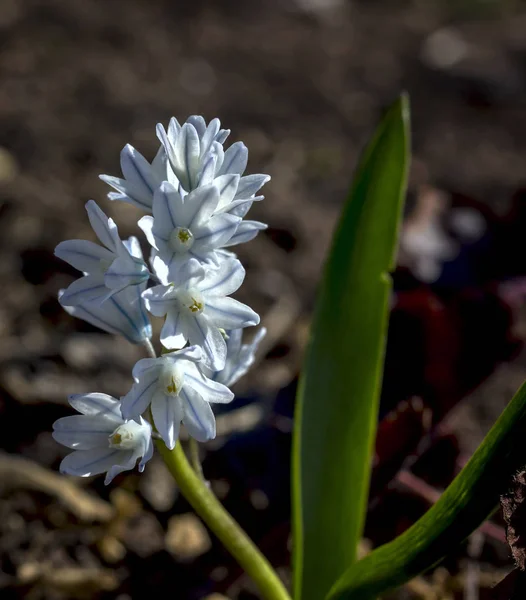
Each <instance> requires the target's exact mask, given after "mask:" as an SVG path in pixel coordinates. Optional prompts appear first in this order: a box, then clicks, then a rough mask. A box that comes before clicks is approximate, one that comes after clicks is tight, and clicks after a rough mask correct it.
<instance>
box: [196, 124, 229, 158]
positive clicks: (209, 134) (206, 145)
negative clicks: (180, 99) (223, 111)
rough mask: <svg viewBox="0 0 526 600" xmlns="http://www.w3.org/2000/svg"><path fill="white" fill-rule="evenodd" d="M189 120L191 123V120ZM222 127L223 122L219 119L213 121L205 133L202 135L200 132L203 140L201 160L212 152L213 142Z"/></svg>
mask: <svg viewBox="0 0 526 600" xmlns="http://www.w3.org/2000/svg"><path fill="white" fill-rule="evenodd" d="M190 118H192V117H190ZM188 120H189V121H190V119H188ZM203 121H204V119H203ZM194 126H195V125H194ZM220 127H221V121H220V120H219V119H212V120H211V121H210V123H209V124H208V127H207V128H206V129H205V131H203V133H200V132H199V130H198V133H199V137H200V138H201V158H202V157H203V156H204V155H205V154H206V153H207V152H208V151H209V150H210V147H211V145H212V142H214V141H215V139H216V137H217V134H218V133H219V128H220ZM196 129H197V127H196Z"/></svg>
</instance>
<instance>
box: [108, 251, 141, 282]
mask: <svg viewBox="0 0 526 600" xmlns="http://www.w3.org/2000/svg"><path fill="white" fill-rule="evenodd" d="M149 278H150V273H149V272H148V268H147V267H146V265H145V264H144V263H143V262H142V261H137V260H136V259H134V258H133V257H131V256H130V255H129V254H128V256H119V258H116V259H115V260H114V261H113V262H112V263H111V266H110V268H109V269H108V270H107V271H106V274H105V275H104V283H105V285H106V287H108V288H109V289H111V290H115V291H118V290H122V289H124V288H125V287H126V286H128V285H139V284H140V283H142V282H143V281H148V279H149Z"/></svg>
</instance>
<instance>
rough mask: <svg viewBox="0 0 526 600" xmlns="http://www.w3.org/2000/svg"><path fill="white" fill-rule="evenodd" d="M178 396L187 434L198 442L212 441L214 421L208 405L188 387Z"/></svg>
mask: <svg viewBox="0 0 526 600" xmlns="http://www.w3.org/2000/svg"><path fill="white" fill-rule="evenodd" d="M180 396H181V398H182V400H183V401H184V403H183V407H184V416H183V424H184V426H185V427H186V430H187V431H188V433H189V434H190V435H191V436H192V437H193V438H195V439H196V440H197V441H198V442H206V441H207V440H212V439H214V438H215V436H216V420H215V417H214V413H213V411H212V408H211V407H210V404H208V402H205V401H204V400H203V399H202V398H201V396H200V395H199V393H198V392H196V391H195V390H194V389H192V388H191V387H189V386H185V387H184V388H183V389H182V390H181V394H180Z"/></svg>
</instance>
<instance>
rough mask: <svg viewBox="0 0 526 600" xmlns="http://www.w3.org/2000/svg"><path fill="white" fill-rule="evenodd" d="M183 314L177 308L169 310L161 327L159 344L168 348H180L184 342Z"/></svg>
mask: <svg viewBox="0 0 526 600" xmlns="http://www.w3.org/2000/svg"><path fill="white" fill-rule="evenodd" d="M186 340H187V338H186V335H185V328H184V322H183V316H182V314H181V312H180V311H178V310H170V311H169V312H168V314H167V316H166V320H165V322H164V324H163V328H162V329H161V344H162V345H163V346H164V347H165V348H168V349H173V348H177V349H179V348H182V347H183V346H184V345H185V344H186Z"/></svg>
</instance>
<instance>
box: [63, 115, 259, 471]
mask: <svg viewBox="0 0 526 600" xmlns="http://www.w3.org/2000/svg"><path fill="white" fill-rule="evenodd" d="M229 133H230V131H228V130H225V129H221V128H220V122H219V120H218V119H213V120H212V121H210V123H209V124H208V125H207V124H206V122H205V120H204V119H203V117H200V116H192V117H190V118H189V119H188V120H187V121H186V123H184V124H183V125H180V124H179V122H178V121H177V120H176V119H175V118H172V119H171V121H170V124H169V127H168V131H166V130H165V129H164V127H163V126H162V125H158V126H157V136H158V138H159V140H160V142H161V146H160V148H159V151H158V152H157V155H156V157H155V159H154V160H153V162H152V163H151V164H150V163H149V162H148V161H147V160H146V159H145V158H144V157H143V156H142V155H141V154H140V153H139V152H137V150H135V149H134V148H132V147H131V146H130V145H127V146H125V147H124V149H123V150H122V152H121V168H122V173H123V178H122V179H121V178H118V177H111V176H109V175H101V179H102V180H103V181H105V182H106V183H107V184H109V185H110V186H111V187H112V188H113V189H114V190H116V191H114V192H110V193H109V194H108V197H109V199H110V200H122V201H124V202H128V203H130V204H133V205H135V206H138V207H139V208H141V209H142V210H144V211H146V212H148V213H151V214H148V215H146V216H144V217H142V218H141V219H140V221H139V223H138V225H139V227H140V229H141V230H142V231H143V232H144V234H145V236H146V239H147V240H148V242H149V244H150V245H151V247H152V250H151V256H150V260H149V263H150V266H148V265H147V263H146V262H145V260H144V258H143V254H142V251H141V247H140V244H139V241H138V239H137V238H135V237H131V238H129V239H128V240H126V241H123V240H121V238H120V237H119V233H118V230H117V226H116V225H115V223H114V221H113V220H112V219H109V218H108V217H107V216H106V215H105V214H104V213H103V212H102V210H101V209H100V208H99V207H98V206H97V204H96V203H95V202H94V201H93V200H90V201H89V202H88V203H87V204H86V210H87V212H88V217H89V220H90V223H91V226H92V227H93V230H94V231H95V234H96V235H97V237H98V238H99V240H100V242H101V245H98V244H95V243H93V242H89V241H85V240H69V241H66V242H62V243H60V244H59V245H58V246H57V248H56V250H55V253H56V255H57V256H58V257H60V258H62V259H63V260H65V261H67V262H68V263H69V264H70V265H72V266H73V267H75V268H76V269H78V270H79V271H82V272H83V276H82V277H80V279H77V280H76V281H74V282H73V283H72V284H71V285H70V286H69V287H68V288H67V289H65V290H61V291H60V293H59V301H60V303H61V304H62V306H63V307H64V308H65V309H66V310H67V311H68V312H69V313H70V314H72V315H74V316H76V317H79V318H81V319H84V320H85V321H88V322H89V323H91V324H93V325H95V326H97V327H100V328H101V329H103V330H105V331H108V332H110V333H115V334H119V335H123V336H124V337H126V338H127V339H128V340H129V341H131V342H133V343H144V344H146V345H147V346H148V347H151V343H150V339H151V336H152V327H151V324H150V318H149V316H148V312H149V313H151V314H152V315H154V316H156V317H165V320H164V324H163V327H162V330H161V339H160V341H161V344H162V346H163V354H162V355H161V356H160V357H158V358H145V359H143V360H140V361H139V362H138V363H137V364H136V365H135V367H134V368H133V378H134V382H135V383H134V384H133V386H132V388H131V389H130V391H129V392H128V393H127V394H126V395H125V396H123V397H122V398H121V399H120V401H119V400H117V399H115V398H112V397H111V396H108V395H106V394H100V393H90V394H84V395H75V396H71V397H70V398H69V402H70V404H71V406H72V407H73V408H75V409H76V410H77V411H78V412H79V413H81V414H80V415H75V416H70V417H64V418H62V419H59V420H58V421H57V422H56V423H55V425H54V432H53V436H54V438H55V439H56V440H57V441H58V442H60V443H61V444H64V445H65V446H68V447H69V448H72V449H73V450H74V452H72V453H71V454H69V455H68V456H67V457H66V458H65V459H64V460H63V461H62V464H61V471H62V472H64V473H69V474H73V475H79V476H82V477H86V476H88V475H95V474H98V473H104V472H106V473H107V475H106V480H105V482H106V483H109V482H110V481H111V480H112V479H113V477H115V475H117V474H118V473H120V472H122V471H125V470H129V469H132V468H134V466H135V465H136V463H137V461H138V460H140V462H139V471H142V470H143V469H144V465H145V463H146V462H147V461H148V460H149V459H150V457H151V456H152V453H153V444H152V426H151V425H150V422H149V419H150V417H151V419H153V425H154V426H155V429H156V430H157V432H158V434H159V435H160V436H161V438H162V439H163V440H164V443H165V444H166V445H167V447H168V448H170V449H172V448H173V447H174V446H175V444H176V441H177V439H178V436H179V428H180V425H181V423H183V424H184V426H185V427H186V430H187V431H188V433H189V434H190V435H191V436H192V437H194V438H195V439H197V440H199V441H205V440H209V439H212V438H214V437H215V417H214V413H213V411H212V408H211V407H210V403H227V402H230V401H231V400H232V399H233V397H234V395H233V393H232V392H231V391H230V389H229V387H228V386H231V385H232V384H233V383H235V382H236V381H237V380H238V379H239V378H240V377H241V376H242V375H243V374H244V373H245V372H246V371H247V369H248V368H249V367H250V365H251V364H252V363H253V361H254V354H255V351H256V349H257V345H258V343H259V341H260V340H261V338H262V337H263V336H264V335H265V330H264V328H262V329H261V330H260V331H259V332H258V334H257V335H256V336H255V338H254V341H253V342H252V344H250V345H242V343H241V338H242V330H243V328H245V327H249V326H253V325H258V323H259V316H258V315H257V314H256V313H255V312H254V311H253V310H252V309H251V308H249V307H248V306H246V305H245V304H242V303H241V302H238V301H237V300H234V299H233V298H231V297H230V295H231V294H232V293H234V292H235V291H236V290H237V289H238V288H239V287H240V286H241V284H242V283H243V279H244V277H245V270H244V269H243V266H242V265H241V263H240V262H239V260H238V259H237V258H236V256H235V254H234V253H233V252H231V251H230V250H227V248H230V247H231V246H235V245H236V244H241V243H243V242H247V241H249V240H251V239H253V238H254V237H255V236H256V235H257V233H258V232H259V231H260V230H262V229H265V228H266V225H265V224H263V223H260V222H258V221H250V220H247V219H245V218H244V217H245V216H246V214H247V212H248V210H249V208H250V207H251V205H252V203H253V202H257V201H259V200H262V199H263V196H256V194H257V193H258V191H259V190H260V188H261V187H262V186H263V185H264V184H265V183H266V182H267V181H268V180H269V179H270V177H269V176H268V175H247V176H243V173H244V171H245V169H246V166H247V159H248V150H247V148H246V146H245V145H244V144H243V143H242V142H236V143H235V144H232V145H231V146H230V147H229V148H228V149H226V150H225V149H224V148H223V143H224V142H225V140H226V138H227V137H228V135H229ZM150 281H153V282H154V284H155V285H153V286H152V287H148V285H149V282H150Z"/></svg>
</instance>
